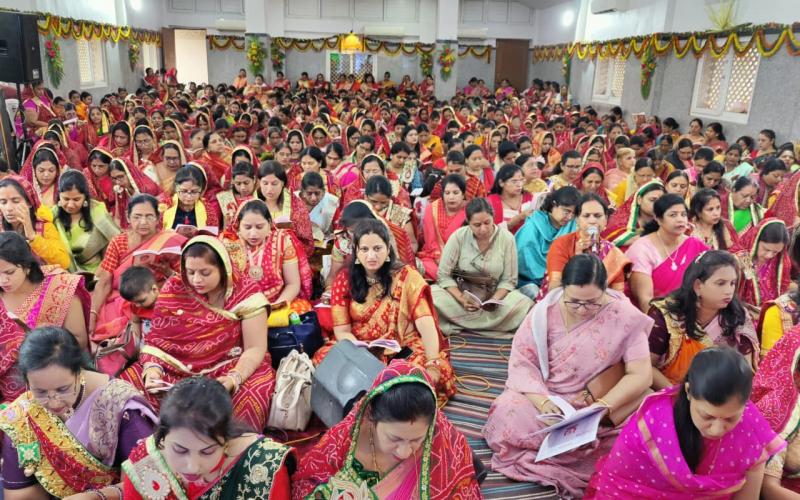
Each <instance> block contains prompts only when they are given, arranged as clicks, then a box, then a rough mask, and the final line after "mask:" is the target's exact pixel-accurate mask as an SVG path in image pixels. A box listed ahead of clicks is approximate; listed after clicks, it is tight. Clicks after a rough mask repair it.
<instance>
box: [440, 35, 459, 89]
mask: <svg viewBox="0 0 800 500" xmlns="http://www.w3.org/2000/svg"><path fill="white" fill-rule="evenodd" d="M437 60H438V62H439V75H441V77H442V80H447V79H448V78H450V74H451V73H452V72H453V66H454V65H455V64H456V51H455V50H453V49H452V48H450V44H446V45H445V46H444V47H442V50H440V51H439V57H438V59H437Z"/></svg>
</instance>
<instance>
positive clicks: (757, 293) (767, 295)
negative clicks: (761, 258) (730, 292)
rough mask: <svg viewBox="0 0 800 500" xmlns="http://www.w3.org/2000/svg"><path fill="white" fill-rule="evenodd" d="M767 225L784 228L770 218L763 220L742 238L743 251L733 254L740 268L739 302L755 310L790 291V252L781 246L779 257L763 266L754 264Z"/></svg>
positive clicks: (781, 222)
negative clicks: (759, 242)
mask: <svg viewBox="0 0 800 500" xmlns="http://www.w3.org/2000/svg"><path fill="white" fill-rule="evenodd" d="M770 224H780V225H783V226H784V227H785V224H784V222H783V221H782V220H780V219H775V218H770V219H764V220H762V221H761V222H760V223H759V224H758V225H757V226H756V227H753V228H751V229H750V230H748V231H747V233H745V235H744V236H742V239H741V248H742V250H741V251H739V252H738V253H737V254H736V257H737V259H738V260H739V265H740V266H741V268H742V274H743V279H742V286H741V287H740V288H739V297H740V298H741V299H742V302H744V303H745V304H749V305H751V306H755V307H761V304H763V303H764V302H767V301H770V300H775V299H776V298H778V297H779V296H780V295H782V294H783V293H785V292H786V291H787V290H788V289H789V283H790V281H791V277H790V273H791V269H792V261H791V258H790V256H789V250H788V249H787V248H786V246H784V248H783V250H782V251H781V253H780V254H778V255H776V256H775V257H773V258H772V259H770V260H768V261H767V262H764V263H761V264H759V263H757V262H756V258H757V256H758V241H759V239H760V238H761V233H762V232H763V231H764V229H765V228H766V227H767V226H768V225H770Z"/></svg>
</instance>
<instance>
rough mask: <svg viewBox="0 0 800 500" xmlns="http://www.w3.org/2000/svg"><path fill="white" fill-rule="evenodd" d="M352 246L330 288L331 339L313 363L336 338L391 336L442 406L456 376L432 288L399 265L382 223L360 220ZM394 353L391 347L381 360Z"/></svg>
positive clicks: (354, 338)
mask: <svg viewBox="0 0 800 500" xmlns="http://www.w3.org/2000/svg"><path fill="white" fill-rule="evenodd" d="M353 246H354V252H353V253H354V254H355V258H354V260H353V261H352V262H351V264H350V266H349V268H348V270H347V271H342V272H340V273H339V274H338V275H337V276H336V278H335V279H334V282H333V289H332V292H331V316H332V317H333V333H334V336H335V338H334V339H331V340H329V341H328V343H327V344H326V345H325V346H323V347H322V348H321V349H320V350H319V351H317V353H316V354H315V355H314V362H315V363H317V364H318V363H320V362H322V360H323V359H324V358H325V356H326V355H327V354H328V352H329V351H330V349H331V348H332V347H333V345H334V344H335V343H336V342H337V341H341V340H363V341H366V342H371V341H374V340H377V339H386V340H394V341H395V342H397V343H398V344H399V346H400V348H403V347H408V348H409V349H410V350H411V354H410V355H409V356H408V357H407V358H406V360H407V361H408V362H409V363H412V364H415V365H417V366H420V367H424V368H425V370H426V371H427V372H428V373H429V374H431V376H432V377H433V379H434V381H435V387H436V393H437V394H438V399H439V402H440V403H441V404H444V403H445V402H446V401H447V399H449V398H450V397H451V396H452V395H453V394H455V390H456V388H455V375H454V374H453V368H452V366H451V365H450V353H449V350H448V345H449V344H448V341H447V339H446V338H445V337H444V336H443V335H442V333H441V330H440V329H439V326H438V323H437V320H436V313H435V311H434V307H433V301H432V299H431V294H430V293H431V292H430V287H429V286H428V285H427V284H426V283H425V280H424V279H423V278H422V276H421V275H420V274H419V273H418V272H417V271H416V269H414V268H413V267H411V266H408V265H402V264H399V263H397V258H396V256H395V252H394V249H393V247H392V237H391V235H390V233H389V231H388V230H387V228H386V225H385V224H383V223H382V222H381V221H374V220H362V221H360V222H359V223H358V224H357V225H356V226H355V230H354V235H353ZM368 280H369V281H368ZM373 282H374V283H373ZM394 354H396V353H394ZM392 356H393V354H392V353H391V351H389V352H388V354H383V355H382V356H381V360H382V361H384V362H386V361H388V360H390V359H391V358H392Z"/></svg>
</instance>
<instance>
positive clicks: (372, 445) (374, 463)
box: [369, 424, 383, 478]
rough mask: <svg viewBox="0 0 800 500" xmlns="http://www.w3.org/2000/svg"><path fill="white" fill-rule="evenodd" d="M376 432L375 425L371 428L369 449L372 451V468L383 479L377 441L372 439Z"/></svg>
mask: <svg viewBox="0 0 800 500" xmlns="http://www.w3.org/2000/svg"><path fill="white" fill-rule="evenodd" d="M374 431H375V425H374V424H373V425H372V426H371V427H370V428H369V447H370V449H371V450H372V466H373V467H375V471H376V472H377V473H378V478H381V477H383V472H381V468H380V466H378V457H377V455H376V454H375V441H374V440H373V438H372V433H373V432H374Z"/></svg>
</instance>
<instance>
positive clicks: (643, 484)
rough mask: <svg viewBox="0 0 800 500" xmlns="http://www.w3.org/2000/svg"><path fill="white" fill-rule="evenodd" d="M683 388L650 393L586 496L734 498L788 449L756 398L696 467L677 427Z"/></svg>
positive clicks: (706, 448) (706, 447) (711, 443)
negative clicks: (678, 397) (689, 460)
mask: <svg viewBox="0 0 800 500" xmlns="http://www.w3.org/2000/svg"><path fill="white" fill-rule="evenodd" d="M676 393H677V389H676V388H674V387H673V388H670V389H665V390H664V391H661V392H658V393H656V394H653V395H650V396H648V397H647V398H646V399H645V401H644V402H643V403H642V406H641V407H640V408H639V410H638V412H637V413H635V414H634V416H633V417H632V418H631V419H630V420H629V421H628V424H627V425H626V426H625V428H624V429H623V431H622V433H621V434H620V436H619V438H618V439H617V441H616V443H615V444H614V448H613V449H612V450H611V452H610V453H609V454H608V455H607V456H606V457H605V458H603V459H602V460H601V461H600V462H598V464H597V472H596V473H595V475H594V476H593V477H592V480H591V483H590V485H589V490H588V494H587V495H586V498H612V497H614V498H631V497H633V498H656V499H670V500H677V499H687V500H688V499H694V498H715V497H719V498H730V497H732V496H733V495H734V494H735V493H736V492H737V491H739V490H741V489H742V488H743V487H744V485H745V483H746V476H747V473H748V471H750V470H751V469H752V468H753V467H755V466H757V465H759V464H761V463H763V462H765V461H766V460H767V458H769V457H770V456H772V455H774V454H776V453H778V452H780V451H781V450H782V449H783V448H785V447H786V442H785V441H784V440H783V439H781V438H780V436H777V435H776V434H775V432H773V431H772V429H770V428H769V425H768V424H767V422H766V420H765V419H764V417H763V416H761V414H760V413H759V412H758V409H757V408H756V407H755V405H753V403H752V402H749V401H748V402H747V404H746V406H745V410H744V414H743V416H742V418H741V420H740V421H739V423H738V424H737V425H736V427H734V428H733V429H732V430H731V431H729V432H728V433H727V434H725V435H724V436H723V437H722V438H721V439H719V440H714V441H711V440H704V442H703V447H704V452H703V455H702V457H701V460H700V463H699V465H698V466H697V468H696V470H695V471H692V470H691V469H690V468H689V465H688V464H687V463H686V461H685V459H684V458H683V453H682V451H681V449H680V444H679V441H678V438H677V431H676V429H675V419H674V417H673V404H674V399H675V397H676Z"/></svg>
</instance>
